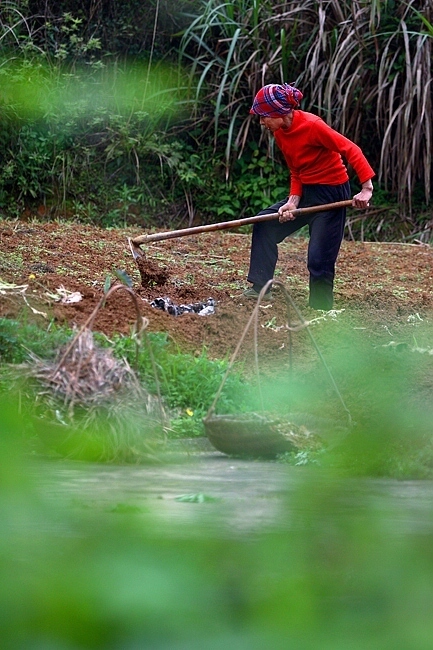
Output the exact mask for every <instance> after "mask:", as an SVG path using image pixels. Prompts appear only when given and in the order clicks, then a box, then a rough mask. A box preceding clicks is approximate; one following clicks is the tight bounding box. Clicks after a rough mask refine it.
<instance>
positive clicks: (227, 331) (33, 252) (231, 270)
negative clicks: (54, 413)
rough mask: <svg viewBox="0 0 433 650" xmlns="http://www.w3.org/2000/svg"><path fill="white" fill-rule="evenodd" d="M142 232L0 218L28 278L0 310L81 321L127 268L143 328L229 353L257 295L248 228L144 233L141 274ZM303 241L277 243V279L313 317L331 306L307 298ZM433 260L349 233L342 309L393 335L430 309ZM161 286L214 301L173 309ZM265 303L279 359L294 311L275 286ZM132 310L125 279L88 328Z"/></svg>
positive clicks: (271, 350)
mask: <svg viewBox="0 0 433 650" xmlns="http://www.w3.org/2000/svg"><path fill="white" fill-rule="evenodd" d="M139 234H143V231H141V230H138V229H137V228H136V227H134V228H131V229H129V230H120V229H116V230H104V229H100V228H97V227H91V226H86V225H82V224H76V223H70V222H68V223H58V222H42V223H29V222H24V221H0V241H1V252H0V279H1V280H2V281H3V282H8V283H13V284H15V285H23V289H22V293H16V292H12V291H3V292H2V293H0V316H7V317H11V318H16V317H19V318H23V314H25V315H26V318H27V319H28V320H32V319H34V320H36V321H40V322H41V323H45V324H46V325H47V326H48V324H49V323H50V322H51V321H54V322H56V323H59V324H67V325H70V326H78V327H79V326H82V325H83V324H84V323H85V322H86V320H87V319H88V317H89V315H90V314H91V313H92V311H93V310H94V309H95V307H96V306H97V305H98V302H99V301H100V300H101V298H102V296H103V294H104V287H105V289H106V288H107V286H108V284H107V283H108V281H107V277H108V276H110V278H111V282H112V284H114V283H116V282H118V280H117V275H118V272H119V271H120V273H121V274H122V273H126V274H128V276H129V277H130V278H131V280H132V287H133V291H134V295H135V296H136V297H137V298H138V306H139V311H140V313H141V315H142V316H143V317H145V318H146V319H147V321H148V325H147V328H148V331H163V332H167V333H168V335H169V336H170V339H171V341H173V343H174V344H176V345H177V346H178V349H180V350H181V351H185V352H192V353H196V354H199V353H200V352H201V351H202V350H203V348H206V350H207V353H208V355H209V356H210V357H211V358H223V357H227V356H229V355H231V354H232V353H233V351H234V350H235V348H236V345H237V343H238V342H239V340H240V337H241V334H242V332H243V331H244V329H245V327H246V324H247V322H248V320H249V318H250V316H251V313H252V311H253V309H254V306H255V302H254V301H248V300H246V299H244V297H243V296H242V291H243V289H244V288H245V287H246V286H248V283H247V282H246V275H247V270H248V262H249V247H250V241H251V236H250V235H248V234H239V233H238V232H231V231H230V232H226V231H225V232H222V231H219V232H214V233H206V234H201V235H194V236H188V237H182V238H176V239H170V240H165V241H160V242H157V243H149V244H147V245H143V246H142V250H143V252H144V253H145V259H144V260H143V261H142V263H141V266H142V269H141V270H142V273H141V275H140V272H139V269H138V265H137V263H136V262H135V261H134V259H133V257H132V255H131V252H130V249H129V246H128V236H129V237H134V236H137V235H139ZM307 246H308V241H307V240H306V239H304V238H291V239H288V240H286V241H285V242H283V243H282V244H281V245H280V249H279V250H280V255H279V261H278V266H277V273H276V279H278V280H279V281H280V282H282V283H283V285H284V287H285V288H286V290H287V291H288V292H289V294H290V296H291V298H292V300H293V301H294V304H295V305H296V306H297V309H298V310H299V312H300V313H301V314H302V316H303V318H305V319H306V320H311V319H315V318H318V317H320V316H322V317H323V316H324V315H323V314H321V313H320V312H313V311H312V310H311V309H309V308H308V307H307V306H306V305H307V299H308V274H307V269H306V254H307ZM143 265H144V266H143ZM432 271H433V251H432V249H431V248H430V247H429V246H427V245H422V244H420V245H417V244H414V245H408V244H394V243H393V244H386V243H361V242H352V241H345V242H344V243H343V246H342V249H341V252H340V256H339V258H338V265H337V278H336V284H335V309H336V310H341V312H339V313H341V314H344V316H342V318H345V319H346V320H347V319H350V322H351V323H352V329H356V330H358V331H360V330H362V331H363V332H364V335H366V336H374V337H377V338H378V339H381V340H384V341H385V343H386V342H387V341H388V342H389V341H391V338H393V337H394V338H395V336H396V334H395V333H396V332H398V331H399V328H400V327H404V326H406V325H407V323H408V319H409V320H410V319H414V318H416V319H417V320H421V319H422V320H423V321H429V320H430V318H431V315H432V312H433V287H432V284H431V277H432ZM116 274H117V275H116ZM59 288H64V289H65V290H67V291H70V292H80V293H81V295H82V299H81V300H80V301H79V302H75V303H71V304H65V303H62V302H61V300H60V295H57V297H56V294H57V292H58V290H59ZM158 297H162V298H169V299H170V300H171V301H172V302H173V303H174V304H177V305H180V304H193V303H197V302H206V300H207V299H208V298H212V299H214V300H215V301H216V306H215V313H214V314H212V315H207V316H201V315H198V314H195V313H193V314H191V313H185V314H182V315H179V316H173V315H171V314H169V313H167V312H165V311H162V310H159V309H156V308H155V307H152V305H151V302H152V300H154V299H155V298H158ZM259 311H260V313H259V317H258V324H259V328H258V341H259V343H258V347H259V350H260V353H261V354H262V355H263V356H264V357H266V358H267V359H268V360H271V359H276V360H278V359H281V355H282V350H284V347H285V345H286V343H287V336H288V335H287V328H286V325H287V324H288V323H290V324H291V325H296V322H298V323H299V314H297V313H296V310H293V308H291V309H288V307H287V302H286V299H285V296H284V292H283V291H281V289H278V288H277V289H276V290H275V291H274V299H273V302H272V303H267V302H264V303H263V305H262V306H261V307H260V310H259ZM35 312H41V313H35ZM135 321H136V306H135V304H134V299H133V297H132V296H131V295H130V294H129V293H128V292H127V291H123V290H119V291H116V292H115V293H113V294H112V295H110V297H109V299H108V300H107V301H106V303H105V305H104V306H103V307H102V308H101V309H99V311H98V313H97V315H96V318H95V321H94V323H93V329H94V330H96V331H100V332H103V333H105V334H106V335H107V336H109V337H110V336H112V335H113V334H114V333H123V334H127V333H129V332H130V331H131V328H132V327H133V326H134V324H135ZM295 338H296V336H295ZM397 338H398V337H397ZM255 347H256V344H255V343H254V333H253V328H252V329H251V332H250V333H249V334H248V335H247V336H246V338H245V343H244V344H243V345H242V348H241V350H240V352H239V355H240V356H242V355H243V357H244V358H252V357H251V355H252V353H253V352H254V349H255Z"/></svg>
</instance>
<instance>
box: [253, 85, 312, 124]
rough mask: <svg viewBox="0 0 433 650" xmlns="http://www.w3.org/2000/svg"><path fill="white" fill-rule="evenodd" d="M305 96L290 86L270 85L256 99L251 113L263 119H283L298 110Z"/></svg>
mask: <svg viewBox="0 0 433 650" xmlns="http://www.w3.org/2000/svg"><path fill="white" fill-rule="evenodd" d="M302 97H303V94H302V93H301V91H300V90H298V89H297V88H295V87H294V86H291V85H290V84H286V83H285V84H268V85H267V86H263V88H261V89H260V90H259V92H258V93H257V95H256V96H255V98H254V102H253V105H252V107H251V110H250V113H253V114H255V115H262V116H263V117H282V116H283V115H287V114H288V113H291V112H292V111H293V109H294V108H298V106H299V104H300V102H301V99H302Z"/></svg>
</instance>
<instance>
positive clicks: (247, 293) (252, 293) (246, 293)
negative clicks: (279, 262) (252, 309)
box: [242, 287, 272, 300]
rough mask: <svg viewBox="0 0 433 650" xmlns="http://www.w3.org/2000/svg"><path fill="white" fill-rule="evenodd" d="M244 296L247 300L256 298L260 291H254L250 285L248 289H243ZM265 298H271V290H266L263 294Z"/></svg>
mask: <svg viewBox="0 0 433 650" xmlns="http://www.w3.org/2000/svg"><path fill="white" fill-rule="evenodd" d="M242 295H243V297H244V298H248V299H249V300H257V298H258V297H259V295H260V291H256V290H255V289H253V288H252V287H250V288H249V289H245V291H244V292H243V293H242ZM264 299H265V300H272V291H267V292H266V293H265V295H264Z"/></svg>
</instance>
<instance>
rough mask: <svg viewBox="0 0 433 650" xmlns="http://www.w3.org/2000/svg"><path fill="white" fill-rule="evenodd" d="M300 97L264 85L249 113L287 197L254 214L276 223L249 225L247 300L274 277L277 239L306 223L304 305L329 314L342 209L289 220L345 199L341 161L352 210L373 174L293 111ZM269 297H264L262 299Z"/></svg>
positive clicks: (366, 197) (284, 87) (333, 137)
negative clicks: (282, 163) (284, 180)
mask: <svg viewBox="0 0 433 650" xmlns="http://www.w3.org/2000/svg"><path fill="white" fill-rule="evenodd" d="M301 99H302V93H301V91H300V90H298V89H297V88H294V87H293V86H290V85H289V84H268V85H267V86H264V87H263V88H262V89H261V90H259V92H258V93H257V95H256V96H255V98H254V103H253V106H252V108H251V110H250V113H253V114H255V115H259V116H260V124H261V125H262V126H264V127H265V128H266V129H267V130H268V131H270V132H271V133H272V134H273V135H274V137H275V142H276V143H277V145H278V147H279V148H280V149H281V152H282V153H283V155H284V158H285V160H286V163H287V166H288V168H289V170H290V194H289V197H288V198H287V200H284V201H280V202H279V203H276V204H274V205H272V206H270V207H269V208H266V209H265V210H262V211H261V212H260V214H270V213H272V212H278V214H279V215H280V216H279V219H278V220H277V219H275V220H272V221H262V222H259V223H256V224H254V229H253V237H252V244H251V259H250V269H249V273H248V278H247V279H248V281H249V282H251V283H252V287H251V288H249V289H246V291H244V296H245V297H247V298H257V296H258V294H259V293H260V290H261V289H262V287H263V286H264V285H265V284H266V283H267V282H268V281H269V280H272V278H273V277H274V272H275V266H276V263H277V260H278V247H277V244H279V243H280V242H281V241H283V239H285V238H286V237H288V236H289V235H291V234H292V233H293V232H295V231H296V230H299V229H300V228H302V226H305V225H306V224H308V227H309V233H310V241H309V246H308V263H307V266H308V270H309V273H310V296H309V305H310V307H312V308H313V309H323V310H329V309H332V306H333V285H334V275H335V262H336V260H337V255H338V252H339V250H340V245H341V242H342V239H343V233H344V225H345V221H346V209H345V208H338V209H335V210H328V211H325V212H316V213H312V214H308V215H305V216H298V217H295V216H294V215H293V210H295V209H296V208H298V207H299V208H302V207H308V206H312V205H323V204H325V203H334V202H336V201H343V200H345V199H348V198H349V195H350V184H349V176H348V174H347V170H346V167H345V165H344V163H343V160H342V157H344V159H345V160H346V161H347V162H348V163H350V165H351V166H352V167H353V169H354V170H355V172H356V174H357V176H358V179H359V182H360V183H361V186H362V189H361V191H360V192H359V193H358V194H356V195H355V196H354V197H353V200H352V205H353V206H354V207H357V208H366V207H367V206H368V204H369V201H370V199H371V196H372V193H373V184H372V182H371V179H372V178H373V177H374V176H375V173H374V171H373V170H372V168H371V167H370V165H369V163H368V162H367V160H366V158H365V156H364V154H363V153H362V151H361V149H360V148H359V147H358V146H357V145H356V144H354V143H353V142H352V141H351V140H349V139H348V138H345V137H344V136H343V135H341V134H340V133H338V132H337V131H335V130H334V129H332V128H331V127H330V126H328V125H327V124H326V123H325V122H324V121H323V120H322V119H321V118H320V117H318V116H317V115H313V114H312V113H307V112H306V111H302V110H299V108H298V107H299V104H300V101H301ZM267 296H268V297H269V298H270V297H271V295H270V292H269V293H268V294H267Z"/></svg>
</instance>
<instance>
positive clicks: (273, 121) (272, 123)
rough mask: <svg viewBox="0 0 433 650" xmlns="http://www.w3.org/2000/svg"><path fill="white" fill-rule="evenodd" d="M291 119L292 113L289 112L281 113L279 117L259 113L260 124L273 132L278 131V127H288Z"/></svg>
mask: <svg viewBox="0 0 433 650" xmlns="http://www.w3.org/2000/svg"><path fill="white" fill-rule="evenodd" d="M292 119H293V113H289V114H288V115H283V116H281V117H263V115H261V116H260V124H261V126H264V127H265V129H267V130H268V131H270V132H271V133H275V131H278V129H281V127H283V128H285V129H287V128H289V126H290V125H291V124H292Z"/></svg>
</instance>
